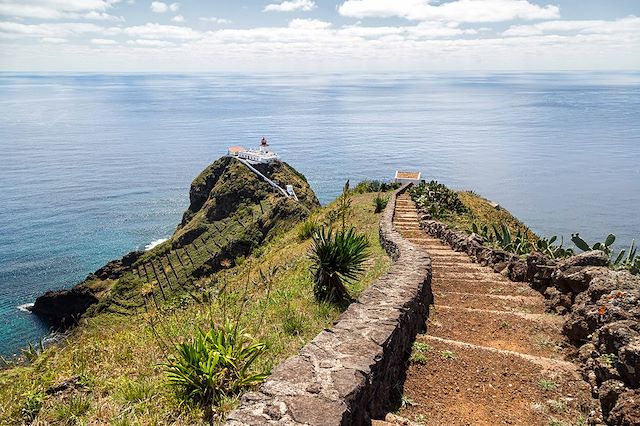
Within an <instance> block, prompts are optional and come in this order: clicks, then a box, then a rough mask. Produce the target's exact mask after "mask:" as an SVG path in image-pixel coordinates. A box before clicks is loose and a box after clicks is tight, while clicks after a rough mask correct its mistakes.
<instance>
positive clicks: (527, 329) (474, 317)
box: [427, 305, 562, 358]
mask: <svg viewBox="0 0 640 426" xmlns="http://www.w3.org/2000/svg"><path fill="white" fill-rule="evenodd" d="M561 321H562V319H560V323H559V322H558V320H557V319H555V318H553V317H552V316H551V315H549V314H546V315H545V314H523V313H519V312H504V311H489V310H477V309H467V308H453V307H444V306H440V305H436V306H435V309H432V312H429V321H428V325H427V332H428V334H429V335H430V336H435V337H441V338H443V339H450V340H457V341H460V342H466V343H472V344H474V345H478V346H483V347H487V348H495V349H503V350H508V351H512V352H518V353H523V354H529V355H535V356H543V357H546V358H561V357H562V346H561V342H562V334H561V333H560V331H559V330H560V327H561Z"/></svg>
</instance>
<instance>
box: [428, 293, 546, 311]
mask: <svg viewBox="0 0 640 426" xmlns="http://www.w3.org/2000/svg"><path fill="white" fill-rule="evenodd" d="M433 297H434V304H435V305H441V306H456V307H460V308H471V309H484V308H486V307H487V306H490V307H491V309H493V310H498V311H507V312H524V313H532V314H542V313H544V312H545V310H546V307H545V304H544V302H543V301H542V300H541V299H540V298H539V297H535V296H504V295H495V294H474V293H461V292H453V291H434V292H433Z"/></svg>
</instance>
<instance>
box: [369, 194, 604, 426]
mask: <svg viewBox="0 0 640 426" xmlns="http://www.w3.org/2000/svg"><path fill="white" fill-rule="evenodd" d="M394 227H395V228H396V230H397V231H399V232H400V234H401V235H402V236H404V237H405V238H407V239H408V240H409V241H411V242H413V243H414V244H416V245H420V246H422V247H424V248H425V249H426V251H427V252H428V253H429V255H430V256H431V259H432V262H433V281H432V290H433V295H434V306H433V307H432V308H431V310H430V317H429V320H428V324H427V332H426V334H423V335H419V336H418V338H417V340H416V344H415V345H414V350H413V354H412V358H411V361H410V365H409V368H408V370H407V378H406V381H405V384H404V391H403V395H404V396H403V400H402V405H403V407H402V409H401V410H400V411H399V413H398V414H399V416H395V415H390V416H389V418H388V419H387V420H388V422H389V423H390V424H425V425H448V426H451V425H499V424H508V425H545V426H546V425H548V426H551V425H553V426H561V425H565V426H570V425H575V426H577V425H582V424H584V425H586V424H587V418H588V417H590V416H592V415H593V414H594V413H593V412H591V407H592V406H593V405H592V399H591V397H590V392H589V387H588V385H587V384H586V383H585V382H583V381H582V380H581V379H580V377H579V375H578V374H577V372H576V368H575V366H574V365H573V364H572V363H570V362H568V361H566V360H565V356H564V355H565V354H564V352H565V350H564V345H563V338H562V335H561V332H560V329H561V325H562V321H563V320H562V317H560V316H556V315H552V314H548V313H545V307H544V299H543V297H542V296H541V295H540V294H539V293H538V292H536V291H534V290H532V289H531V288H529V286H528V285H526V284H524V283H514V282H511V281H509V280H508V279H507V278H505V277H503V276H502V275H500V274H496V273H494V272H493V271H492V270H491V269H489V268H485V267H482V266H480V265H478V264H475V263H473V262H472V261H471V259H470V258H469V257H468V256H467V255H466V254H464V253H458V252H455V251H453V250H452V249H451V248H450V247H449V246H446V245H444V244H443V243H441V242H440V240H438V239H435V238H432V237H430V236H429V235H427V234H426V232H425V231H423V230H422V229H420V227H419V221H418V216H417V211H416V208H415V205H414V203H413V201H412V200H411V199H410V198H409V196H408V194H402V195H401V196H399V197H398V199H397V203H396V210H395V217H394ZM398 419H404V420H398ZM381 423H382V424H384V423H386V422H381Z"/></svg>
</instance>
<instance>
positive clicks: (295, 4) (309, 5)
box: [263, 0, 316, 12]
mask: <svg viewBox="0 0 640 426" xmlns="http://www.w3.org/2000/svg"><path fill="white" fill-rule="evenodd" d="M315 8H316V3H315V2H314V1H312V0H285V1H281V2H280V3H271V4H268V5H266V6H265V8H264V9H263V11H264V12H293V11H296V10H302V11H304V12H308V11H310V10H313V9H315Z"/></svg>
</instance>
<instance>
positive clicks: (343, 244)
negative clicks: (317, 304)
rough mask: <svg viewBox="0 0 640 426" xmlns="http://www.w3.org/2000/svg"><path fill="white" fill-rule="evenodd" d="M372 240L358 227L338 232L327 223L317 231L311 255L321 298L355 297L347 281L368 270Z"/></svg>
mask: <svg viewBox="0 0 640 426" xmlns="http://www.w3.org/2000/svg"><path fill="white" fill-rule="evenodd" d="M368 248H369V241H368V240H367V238H366V236H365V235H362V234H357V233H356V232H355V229H354V228H350V229H349V230H346V231H344V230H340V231H337V232H334V231H333V230H331V228H325V227H324V226H323V227H321V228H320V229H318V230H317V231H316V232H315V233H314V234H313V246H312V247H311V252H310V255H309V257H310V259H311V261H312V263H313V264H312V267H311V271H312V273H313V281H314V293H315V296H316V298H317V299H318V300H328V301H332V302H337V303H343V302H346V301H349V300H350V299H351V297H350V296H349V292H348V291H347V288H346V286H345V285H346V284H348V283H350V282H352V281H354V280H356V279H357V278H358V277H359V276H360V275H361V274H362V272H363V271H364V269H363V267H362V264H363V263H364V261H365V260H366V258H367V252H368Z"/></svg>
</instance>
